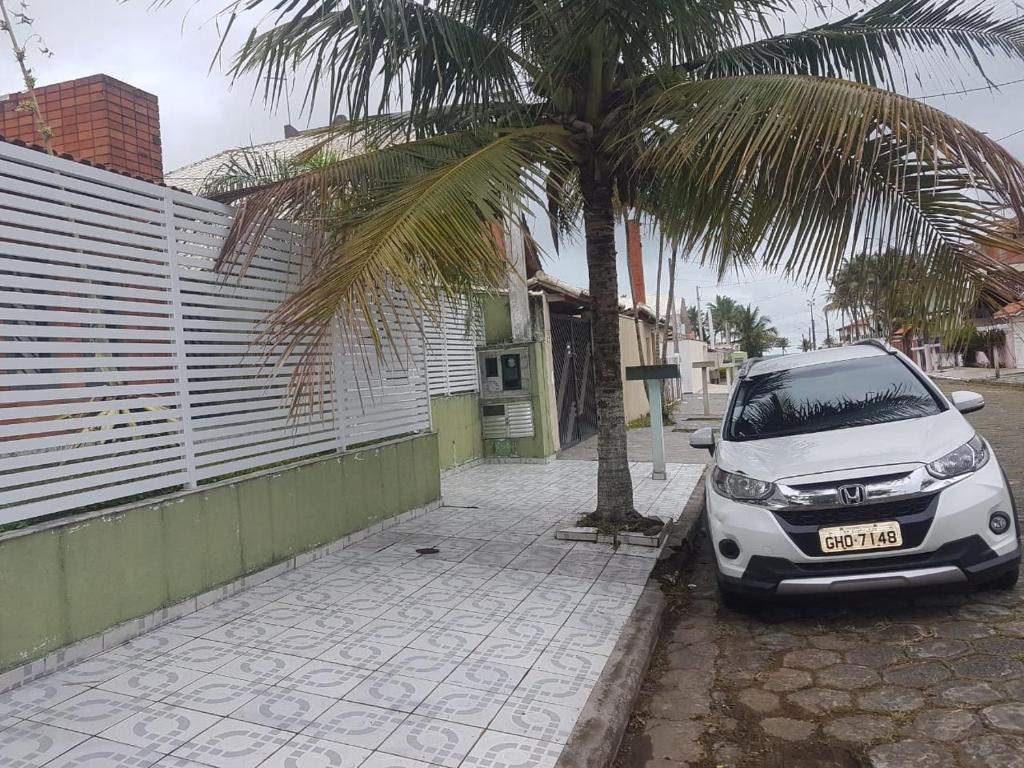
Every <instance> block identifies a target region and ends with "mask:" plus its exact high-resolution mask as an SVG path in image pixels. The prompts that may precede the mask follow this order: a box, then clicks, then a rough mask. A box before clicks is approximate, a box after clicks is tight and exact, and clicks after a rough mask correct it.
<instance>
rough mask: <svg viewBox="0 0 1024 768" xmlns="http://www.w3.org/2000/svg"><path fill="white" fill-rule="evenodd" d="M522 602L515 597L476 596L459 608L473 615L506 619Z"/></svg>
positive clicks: (467, 599) (472, 596)
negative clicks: (478, 614)
mask: <svg viewBox="0 0 1024 768" xmlns="http://www.w3.org/2000/svg"><path fill="white" fill-rule="evenodd" d="M520 602H521V601H520V600H519V599H517V598H515V597H500V596H498V595H488V594H474V595H471V596H469V597H467V598H466V599H465V600H463V601H462V602H460V603H459V604H458V606H457V607H458V608H460V609H461V610H464V611H472V612H473V613H482V614H485V615H487V616H497V617H501V618H504V617H505V616H508V615H509V614H510V613H512V611H513V610H514V609H515V607H516V606H517V605H519V603H520Z"/></svg>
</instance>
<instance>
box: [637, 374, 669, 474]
mask: <svg viewBox="0 0 1024 768" xmlns="http://www.w3.org/2000/svg"><path fill="white" fill-rule="evenodd" d="M678 378H679V366H678V365H631V366H629V367H628V368H626V381H642V382H644V383H645V384H646V385H647V399H648V401H649V403H650V406H651V446H652V453H653V454H654V470H653V471H652V472H651V479H652V480H665V479H666V478H667V475H666V474H665V425H664V423H663V422H662V420H661V387H662V382H663V381H664V380H665V379H678Z"/></svg>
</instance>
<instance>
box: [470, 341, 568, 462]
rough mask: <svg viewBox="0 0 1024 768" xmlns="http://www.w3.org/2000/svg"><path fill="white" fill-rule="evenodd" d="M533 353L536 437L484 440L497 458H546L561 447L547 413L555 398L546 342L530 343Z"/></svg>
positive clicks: (532, 399) (486, 450) (489, 452)
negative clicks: (545, 346) (552, 390)
mask: <svg viewBox="0 0 1024 768" xmlns="http://www.w3.org/2000/svg"><path fill="white" fill-rule="evenodd" d="M524 346H527V347H528V348H529V355H530V375H531V378H532V381H533V391H532V392H531V393H530V402H531V404H532V405H533V437H517V438H513V439H508V440H484V455H485V456H487V457H495V458H524V459H527V458H528V459H543V458H546V457H548V456H551V455H552V454H554V453H555V451H556V450H558V446H557V443H556V440H557V439H558V435H556V434H554V433H553V432H552V430H551V419H549V418H548V417H547V413H548V408H549V403H550V402H551V401H552V400H551V390H550V386H551V384H550V377H549V376H548V375H547V374H546V373H545V371H546V370H547V369H548V367H549V364H548V362H547V360H546V355H545V353H544V346H543V345H542V344H541V343H539V342H530V343H529V344H526V345H524Z"/></svg>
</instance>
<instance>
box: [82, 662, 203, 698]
mask: <svg viewBox="0 0 1024 768" xmlns="http://www.w3.org/2000/svg"><path fill="white" fill-rule="evenodd" d="M204 675H205V673H204V672H197V671H196V670H194V669H186V668H185V667H176V666H174V665H172V664H163V663H161V662H160V661H159V660H154V661H150V662H146V663H145V664H144V665H142V666H138V667H135V668H134V669H130V670H128V671H127V672H125V673H124V674H121V675H118V676H117V677H115V678H113V679H111V680H108V681H107V682H105V683H102V684H100V686H99V688H100V689H101V690H104V691H111V692H113V693H123V694H124V695H125V696H136V697H138V698H141V699H151V700H153V701H156V700H157V699H162V698H163V697H164V696H166V695H167V694H169V693H174V692H175V691H178V690H181V689H182V688H184V687H185V686H186V685H190V684H191V683H194V682H195V681H196V680H199V679H200V678H202V677H203V676H204Z"/></svg>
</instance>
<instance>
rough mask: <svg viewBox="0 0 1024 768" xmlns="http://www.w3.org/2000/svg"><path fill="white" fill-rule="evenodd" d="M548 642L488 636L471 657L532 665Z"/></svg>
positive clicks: (515, 664)
mask: <svg viewBox="0 0 1024 768" xmlns="http://www.w3.org/2000/svg"><path fill="white" fill-rule="evenodd" d="M546 645H547V644H546V643H543V642H528V641H523V640H506V639H504V638H502V637H488V638H487V639H486V640H484V641H483V642H482V643H480V645H478V646H477V648H476V650H475V651H474V652H473V653H472V654H470V656H469V658H471V659H486V660H488V661H499V662H501V663H502V664H512V665H514V666H517V667H527V668H529V667H532V666H533V665H534V664H535V663H536V662H537V659H539V658H540V655H541V653H542V652H543V651H544V647H545V646H546Z"/></svg>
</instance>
